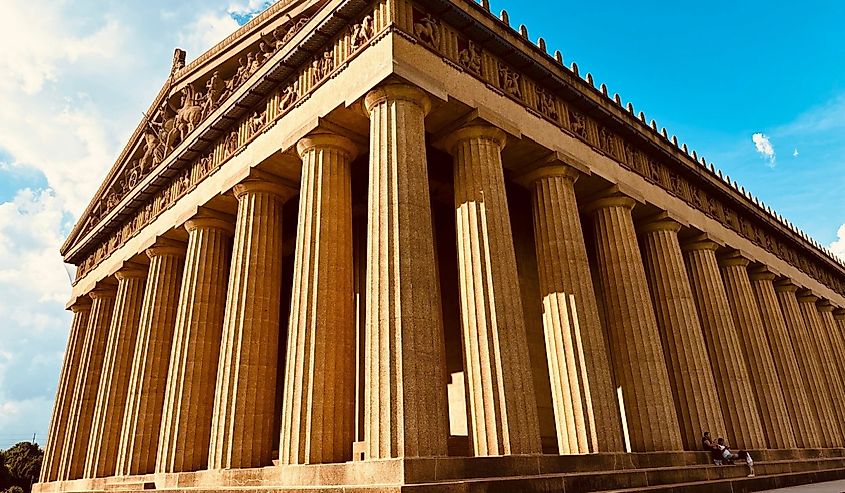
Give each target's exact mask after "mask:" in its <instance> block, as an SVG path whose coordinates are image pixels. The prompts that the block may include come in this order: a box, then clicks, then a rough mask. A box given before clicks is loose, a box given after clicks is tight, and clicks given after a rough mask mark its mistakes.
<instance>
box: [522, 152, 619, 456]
mask: <svg viewBox="0 0 845 493" xmlns="http://www.w3.org/2000/svg"><path fill="white" fill-rule="evenodd" d="M578 174H579V172H578V171H577V170H576V169H575V168H573V167H570V166H568V165H566V164H563V163H561V162H554V163H549V164H547V165H544V166H542V167H540V168H539V169H537V170H535V171H534V172H532V173H531V174H530V175H529V176H527V177H525V181H526V182H528V183H530V184H531V199H532V202H531V203H532V208H533V211H534V245H535V247H536V250H537V267H538V270H539V276H540V291H541V293H542V295H543V300H542V302H543V327H544V332H545V336H546V356H547V360H548V363H549V377H550V380H551V388H552V404H553V405H554V411H555V424H556V426H557V442H558V450H559V452H560V453H561V454H586V453H595V452H617V451H621V450H622V438H621V437H622V429H621V424H620V420H619V407H618V405H617V404H616V393H615V392H614V389H613V377H612V375H611V373H610V363H609V356H608V354H607V345H606V344H605V342H604V336H603V335H602V327H601V322H600V320H599V312H598V305H597V303H596V295H595V291H594V290H593V281H592V277H591V276H590V264H589V262H588V260H587V249H586V246H585V244H584V233H583V232H582V231H581V218H580V217H579V215H578V203H577V202H576V200H575V180H576V179H577V178H578Z"/></svg>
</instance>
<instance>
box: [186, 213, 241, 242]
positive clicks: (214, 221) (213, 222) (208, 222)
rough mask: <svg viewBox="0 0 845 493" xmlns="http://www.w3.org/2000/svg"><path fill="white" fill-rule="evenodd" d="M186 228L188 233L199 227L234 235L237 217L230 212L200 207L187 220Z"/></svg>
mask: <svg viewBox="0 0 845 493" xmlns="http://www.w3.org/2000/svg"><path fill="white" fill-rule="evenodd" d="M185 229H186V230H188V233H191V232H193V231H195V230H197V229H214V230H219V231H221V232H223V233H225V234H226V235H227V236H232V235H234V234H235V219H234V218H233V217H231V216H229V215H228V214H223V213H222V212H217V211H215V210H212V209H207V208H205V207H200V208H199V210H198V211H197V213H196V214H195V215H194V217H192V218H190V219H188V220H187V221H185Z"/></svg>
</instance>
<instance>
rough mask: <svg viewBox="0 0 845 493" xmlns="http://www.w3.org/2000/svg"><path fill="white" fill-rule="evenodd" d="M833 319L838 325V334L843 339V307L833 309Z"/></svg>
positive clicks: (844, 338) (844, 339)
mask: <svg viewBox="0 0 845 493" xmlns="http://www.w3.org/2000/svg"><path fill="white" fill-rule="evenodd" d="M833 319H834V320H836V324H837V326H838V327H839V336H840V337H842V340H843V341H845V308H836V309H835V310H833Z"/></svg>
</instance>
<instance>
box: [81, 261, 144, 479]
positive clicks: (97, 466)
mask: <svg viewBox="0 0 845 493" xmlns="http://www.w3.org/2000/svg"><path fill="white" fill-rule="evenodd" d="M115 277H116V278H117V298H115V302H114V315H112V320H111V326H110V327H109V337H108V345H107V346H106V354H105V358H104V359H103V373H102V376H101V377H100V388H99V391H98V395H97V404H96V407H95V410H94V419H93V421H92V424H91V437H90V439H89V441H88V457H87V459H86V461H85V477H86V478H102V477H106V476H113V475H114V472H115V466H116V465H117V449H118V445H119V444H120V429H121V426H122V425H123V411H124V407H125V406H126V394H127V392H128V390H129V376H130V373H131V371H132V356H133V355H134V350H135V340H136V338H137V336H138V323H139V321H140V319H141V308H142V305H143V303H144V285H145V284H146V279H147V271H146V269H141V268H134V267H128V268H124V269H121V270H119V271H117V273H116V274H115Z"/></svg>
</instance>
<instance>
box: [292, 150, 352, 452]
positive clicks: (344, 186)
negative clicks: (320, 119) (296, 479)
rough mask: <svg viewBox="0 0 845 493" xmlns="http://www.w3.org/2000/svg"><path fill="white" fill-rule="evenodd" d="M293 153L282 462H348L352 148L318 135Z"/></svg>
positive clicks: (350, 363)
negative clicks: (295, 189)
mask: <svg viewBox="0 0 845 493" xmlns="http://www.w3.org/2000/svg"><path fill="white" fill-rule="evenodd" d="M297 150H298V151H299V155H300V157H301V158H302V182H301V183H302V185H301V191H300V194H299V220H298V229H297V235H296V259H295V261H294V274H293V289H292V292H293V300H292V301H291V310H290V324H289V328H288V330H289V332H288V344H287V348H288V350H287V362H286V364H285V386H284V389H285V398H284V410H283V415H282V425H281V428H282V433H281V435H282V438H281V445H280V446H279V455H280V457H279V460H280V461H281V462H282V463H283V464H319V463H325V462H345V461H348V460H351V459H352V442H354V441H355V437H354V431H355V423H354V418H355V349H356V348H355V315H354V305H353V302H354V299H353V291H352V280H353V270H352V178H351V169H350V167H351V166H352V159H354V157H355V155H356V154H357V149H356V148H355V146H354V144H353V143H352V142H351V141H350V140H349V139H347V138H345V137H342V136H339V135H334V134H317V135H313V136H310V137H306V138H304V139H302V140H300V141H299V144H298V145H297Z"/></svg>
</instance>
